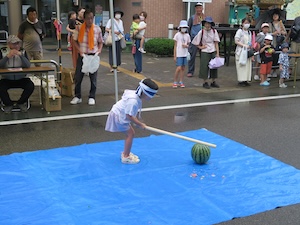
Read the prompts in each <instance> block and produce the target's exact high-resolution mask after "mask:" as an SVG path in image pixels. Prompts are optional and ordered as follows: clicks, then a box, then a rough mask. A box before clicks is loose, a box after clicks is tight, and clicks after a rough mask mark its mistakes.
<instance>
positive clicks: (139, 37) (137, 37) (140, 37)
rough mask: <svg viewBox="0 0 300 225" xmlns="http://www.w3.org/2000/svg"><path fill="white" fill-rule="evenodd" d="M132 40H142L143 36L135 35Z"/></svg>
mask: <svg viewBox="0 0 300 225" xmlns="http://www.w3.org/2000/svg"><path fill="white" fill-rule="evenodd" d="M134 38H135V39H142V38H143V35H140V34H136V35H135V36H134Z"/></svg>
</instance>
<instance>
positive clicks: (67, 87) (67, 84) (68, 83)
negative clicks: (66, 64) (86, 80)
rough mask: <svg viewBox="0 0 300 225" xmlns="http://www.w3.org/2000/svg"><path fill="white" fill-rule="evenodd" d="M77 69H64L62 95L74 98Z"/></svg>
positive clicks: (62, 72) (62, 73)
mask: <svg viewBox="0 0 300 225" xmlns="http://www.w3.org/2000/svg"><path fill="white" fill-rule="evenodd" d="M74 76H75V69H73V68H62V71H61V95H63V96H68V97H74V96H75V83H74Z"/></svg>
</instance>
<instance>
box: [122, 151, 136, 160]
mask: <svg viewBox="0 0 300 225" xmlns="http://www.w3.org/2000/svg"><path fill="white" fill-rule="evenodd" d="M129 156H132V157H134V158H137V159H139V157H138V156H137V155H135V154H133V153H132V152H130V153H129ZM121 158H124V156H123V152H122V153H121Z"/></svg>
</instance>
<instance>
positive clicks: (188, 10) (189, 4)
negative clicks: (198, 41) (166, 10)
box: [186, 2, 191, 20]
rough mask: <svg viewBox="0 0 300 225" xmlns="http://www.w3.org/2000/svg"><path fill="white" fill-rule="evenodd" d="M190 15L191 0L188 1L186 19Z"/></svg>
mask: <svg viewBox="0 0 300 225" xmlns="http://www.w3.org/2000/svg"><path fill="white" fill-rule="evenodd" d="M190 17H191V2H188V7H187V19H186V20H189V18H190Z"/></svg>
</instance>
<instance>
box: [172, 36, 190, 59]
mask: <svg viewBox="0 0 300 225" xmlns="http://www.w3.org/2000/svg"><path fill="white" fill-rule="evenodd" d="M173 40H174V41H176V42H177V48H176V57H187V53H188V49H187V48H183V47H182V45H183V44H186V45H188V44H189V43H190V42H191V38H190V35H189V34H188V33H184V34H183V33H181V32H177V33H176V34H175V36H174V38H173Z"/></svg>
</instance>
